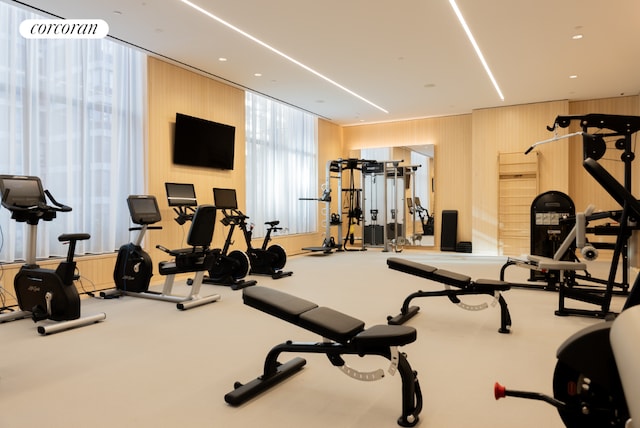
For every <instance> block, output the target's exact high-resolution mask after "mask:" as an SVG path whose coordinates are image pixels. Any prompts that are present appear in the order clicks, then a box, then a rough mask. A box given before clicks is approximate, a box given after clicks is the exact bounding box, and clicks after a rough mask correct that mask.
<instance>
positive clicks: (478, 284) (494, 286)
mask: <svg viewBox="0 0 640 428" xmlns="http://www.w3.org/2000/svg"><path fill="white" fill-rule="evenodd" d="M473 286H474V288H477V289H483V288H488V289H490V290H498V291H507V290H509V289H511V284H509V283H508V282H504V281H500V280H497V279H476V280H475V281H474V282H473Z"/></svg>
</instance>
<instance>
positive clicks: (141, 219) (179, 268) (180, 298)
mask: <svg viewBox="0 0 640 428" xmlns="http://www.w3.org/2000/svg"><path fill="white" fill-rule="evenodd" d="M127 205H128V207H129V213H130V214H131V221H133V223H135V224H137V225H139V226H135V227H131V228H129V230H130V231H134V230H137V231H139V232H138V236H137V238H136V240H135V242H132V243H129V244H125V245H123V246H121V247H120V250H119V251H118V257H117V259H116V266H115V268H114V271H113V280H114V282H115V284H116V288H114V289H111V290H106V291H103V292H101V293H100V296H101V297H104V298H107V299H109V298H117V297H120V296H131V297H142V298H146V299H152V300H161V301H165V302H170V303H175V304H176V307H177V308H178V309H180V310H186V309H190V308H193V307H197V306H202V305H205V304H208V303H213V302H216V301H218V300H220V295H219V294H212V295H208V296H201V295H200V294H199V293H200V287H201V285H202V278H203V277H204V272H205V271H206V270H207V269H209V268H210V266H211V265H213V264H214V263H215V260H216V258H218V257H219V250H213V249H211V248H209V245H210V243H211V239H212V237H213V230H214V226H215V209H214V207H213V206H211V205H203V206H199V207H197V208H196V209H195V210H193V215H192V218H191V221H192V223H191V227H190V229H189V235H188V237H187V244H189V245H190V247H188V248H180V249H176V250H170V249H168V248H165V247H163V246H161V245H157V246H156V248H158V249H160V250H162V251H164V252H165V253H167V254H169V255H171V256H172V257H173V258H174V259H173V260H172V261H163V262H160V263H159V264H158V270H159V272H160V274H161V275H163V276H166V278H165V281H164V285H163V287H162V291H161V292H156V291H152V290H149V285H150V282H151V277H152V276H153V262H152V260H151V257H150V256H149V254H148V253H147V252H146V251H144V250H143V249H142V246H141V244H142V239H143V237H144V235H145V232H146V231H147V230H149V229H162V227H160V226H152V225H153V224H156V223H158V222H159V221H161V220H162V218H161V215H160V209H159V207H158V201H157V200H156V198H155V196H152V195H130V196H129V197H128V198H127ZM192 272H193V273H195V275H196V278H195V279H194V280H192V285H193V287H192V288H191V289H190V290H189V293H187V294H186V295H176V294H174V292H173V285H174V280H175V276H176V275H177V274H182V273H192ZM190 285H191V284H190Z"/></svg>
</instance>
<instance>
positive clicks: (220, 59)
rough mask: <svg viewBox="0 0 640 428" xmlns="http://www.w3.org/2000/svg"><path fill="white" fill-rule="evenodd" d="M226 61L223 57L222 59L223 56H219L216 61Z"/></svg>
mask: <svg viewBox="0 0 640 428" xmlns="http://www.w3.org/2000/svg"><path fill="white" fill-rule="evenodd" d="M226 60H227V59H226V58H225V57H223V56H221V57H220V58H218V61H220V62H225V61H226Z"/></svg>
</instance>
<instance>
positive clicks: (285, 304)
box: [242, 286, 416, 351]
mask: <svg viewBox="0 0 640 428" xmlns="http://www.w3.org/2000/svg"><path fill="white" fill-rule="evenodd" d="M242 297H243V300H244V303H245V304H246V305H248V306H251V307H253V308H256V309H259V310H261V311H263V312H266V313H268V314H270V315H273V316H275V317H278V318H280V319H283V320H285V321H289V322H290V323H292V324H296V325H297V326H299V327H302V328H304V329H306V330H309V331H312V332H314V333H316V334H319V335H320V336H322V337H325V338H327V339H330V340H333V341H334V342H338V343H342V344H347V343H349V342H351V343H352V344H353V345H354V346H356V348H357V349H361V350H363V351H364V350H367V349H371V348H373V347H381V346H382V347H389V346H401V345H405V344H407V343H411V342H414V341H415V340H416V331H415V329H414V328H412V327H405V326H389V325H376V326H373V327H371V328H369V329H367V330H365V328H364V327H365V324H364V322H363V321H361V320H359V319H357V318H354V317H352V316H349V315H346V314H344V313H342V312H338V311H336V310H334V309H331V308H327V307H320V306H318V305H316V304H315V303H313V302H310V301H308V300H305V299H302V298H300V297H296V296H292V295H291V294H287V293H284V292H282V291H279V290H274V289H272V288H267V287H260V286H253V287H250V288H245V289H243V290H242Z"/></svg>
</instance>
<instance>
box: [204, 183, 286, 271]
mask: <svg viewBox="0 0 640 428" xmlns="http://www.w3.org/2000/svg"><path fill="white" fill-rule="evenodd" d="M213 199H214V204H215V206H216V208H217V209H220V210H222V213H223V215H224V218H223V219H222V220H221V221H222V223H223V224H224V225H225V226H230V228H229V234H228V235H227V241H226V244H225V248H228V245H229V244H230V242H231V237H232V236H233V231H234V229H235V227H236V226H237V227H239V228H240V230H241V231H242V234H243V236H244V240H245V242H246V244H247V252H246V255H247V256H248V257H249V261H250V264H251V270H250V271H249V273H251V274H257V275H270V276H271V278H273V279H280V278H284V277H286V276H291V275H293V272H287V271H283V270H282V268H284V265H285V264H286V263H287V252H286V251H285V249H284V248H282V246H280V245H278V244H272V245H269V242H270V241H271V233H272V232H275V231H278V230H282V228H281V227H277V226H278V224H280V222H279V221H278V220H275V221H269V222H266V223H265V224H266V225H268V226H269V227H268V228H267V233H266V235H265V237H264V240H263V242H262V246H261V247H260V248H254V247H253V245H252V244H251V236H252V233H253V226H247V219H248V218H249V217H248V216H246V215H244V214H243V213H242V211H240V210H239V209H238V200H237V198H236V191H235V189H220V188H214V189H213Z"/></svg>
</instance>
